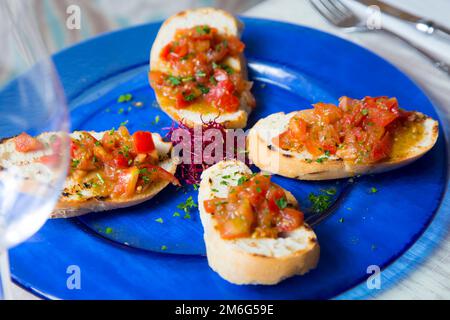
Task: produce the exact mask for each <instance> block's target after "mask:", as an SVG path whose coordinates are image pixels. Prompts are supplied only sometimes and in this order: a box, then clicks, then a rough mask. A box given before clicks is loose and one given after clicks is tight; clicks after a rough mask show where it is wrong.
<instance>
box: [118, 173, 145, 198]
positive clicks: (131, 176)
mask: <svg viewBox="0 0 450 320" xmlns="http://www.w3.org/2000/svg"><path fill="white" fill-rule="evenodd" d="M138 179H139V169H138V168H137V167H132V168H129V169H127V170H122V171H120V172H119V174H118V179H117V181H116V184H115V185H114V190H113V193H112V194H113V196H114V197H116V198H118V197H123V198H129V197H131V196H132V195H133V194H134V193H135V191H136V185H137V182H138Z"/></svg>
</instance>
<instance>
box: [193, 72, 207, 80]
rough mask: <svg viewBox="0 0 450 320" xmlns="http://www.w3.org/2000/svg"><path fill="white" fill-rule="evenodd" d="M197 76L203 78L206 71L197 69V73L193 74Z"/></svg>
mask: <svg viewBox="0 0 450 320" xmlns="http://www.w3.org/2000/svg"><path fill="white" fill-rule="evenodd" d="M195 75H196V76H197V77H199V78H204V77H206V73H205V72H203V71H197V73H196V74H195Z"/></svg>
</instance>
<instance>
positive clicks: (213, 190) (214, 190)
mask: <svg viewBox="0 0 450 320" xmlns="http://www.w3.org/2000/svg"><path fill="white" fill-rule="evenodd" d="M211 191H212V192H219V190H217V189H211Z"/></svg>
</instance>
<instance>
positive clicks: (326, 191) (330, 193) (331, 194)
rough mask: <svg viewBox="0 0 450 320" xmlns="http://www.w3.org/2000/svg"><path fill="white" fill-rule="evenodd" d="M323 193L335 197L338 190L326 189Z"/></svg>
mask: <svg viewBox="0 0 450 320" xmlns="http://www.w3.org/2000/svg"><path fill="white" fill-rule="evenodd" d="M322 191H323V192H325V193H326V194H328V195H330V196H334V195H335V194H336V188H330V189H324V190H322Z"/></svg>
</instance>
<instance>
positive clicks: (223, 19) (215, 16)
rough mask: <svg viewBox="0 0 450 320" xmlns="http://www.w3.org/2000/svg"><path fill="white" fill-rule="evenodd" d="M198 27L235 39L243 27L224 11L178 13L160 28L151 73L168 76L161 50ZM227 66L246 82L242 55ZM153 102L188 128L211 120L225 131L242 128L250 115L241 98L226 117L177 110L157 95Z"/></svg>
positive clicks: (204, 10) (216, 113)
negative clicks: (181, 31)
mask: <svg viewBox="0 0 450 320" xmlns="http://www.w3.org/2000/svg"><path fill="white" fill-rule="evenodd" d="M197 25H209V26H211V27H214V28H216V29H217V30H218V32H219V34H224V35H233V36H236V37H240V35H241V31H242V28H243V24H242V23H241V22H240V21H239V20H237V19H236V18H235V17H234V16H233V15H231V14H230V13H228V12H226V11H223V10H219V9H214V8H199V9H194V10H187V11H183V12H180V13H178V14H176V15H174V16H172V17H170V18H168V19H167V20H166V21H165V22H164V23H163V24H162V26H161V28H160V30H159V32H158V35H157V36H156V39H155V41H154V43H153V46H152V49H151V52H150V70H152V71H156V70H158V71H162V72H170V70H167V66H166V64H165V63H164V62H163V61H161V58H160V52H161V50H162V49H163V48H164V46H166V45H167V44H168V43H170V42H171V41H172V39H173V38H174V36H175V33H176V31H177V30H178V29H182V28H192V27H194V26H197ZM227 63H228V64H229V65H230V66H232V67H233V69H235V70H236V71H237V72H240V74H241V76H242V77H243V78H244V79H247V67H246V61H245V57H244V55H243V54H241V55H240V56H239V57H238V59H229V60H228V62H227ZM156 100H157V101H158V104H159V105H160V106H161V109H162V110H163V111H164V112H166V113H167V114H168V115H169V116H170V117H171V118H172V119H174V120H175V121H183V123H185V124H186V125H188V126H190V127H193V126H195V125H201V124H203V123H204V122H209V121H212V120H214V121H216V122H218V123H223V124H224V126H225V127H227V128H243V127H245V126H246V125H247V118H248V114H250V112H251V111H252V108H251V107H250V106H249V105H248V104H247V102H246V100H245V99H244V98H241V106H240V108H239V110H238V111H236V112H233V113H226V114H222V113H220V112H213V113H208V114H201V113H199V112H197V111H190V110H186V109H177V108H176V107H175V106H174V105H170V104H168V102H167V99H163V97H161V96H160V95H159V94H158V93H156ZM193 107H195V106H193Z"/></svg>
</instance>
